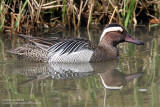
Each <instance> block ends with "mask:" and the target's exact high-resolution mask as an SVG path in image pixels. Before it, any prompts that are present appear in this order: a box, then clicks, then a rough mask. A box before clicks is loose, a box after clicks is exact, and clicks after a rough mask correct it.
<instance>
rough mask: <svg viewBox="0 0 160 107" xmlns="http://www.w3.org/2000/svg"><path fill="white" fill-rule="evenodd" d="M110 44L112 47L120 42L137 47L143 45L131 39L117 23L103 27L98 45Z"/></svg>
mask: <svg viewBox="0 0 160 107" xmlns="http://www.w3.org/2000/svg"><path fill="white" fill-rule="evenodd" d="M106 42H107V44H111V45H113V46H116V45H118V44H119V43H122V42H130V43H134V44H137V45H144V43H143V42H141V41H140V40H137V39H135V38H133V37H132V36H131V35H130V34H129V33H128V32H127V31H126V30H125V29H124V27H122V26H121V25H119V24H117V23H112V24H108V25H106V26H105V27H104V29H103V32H102V35H101V37H100V43H106Z"/></svg>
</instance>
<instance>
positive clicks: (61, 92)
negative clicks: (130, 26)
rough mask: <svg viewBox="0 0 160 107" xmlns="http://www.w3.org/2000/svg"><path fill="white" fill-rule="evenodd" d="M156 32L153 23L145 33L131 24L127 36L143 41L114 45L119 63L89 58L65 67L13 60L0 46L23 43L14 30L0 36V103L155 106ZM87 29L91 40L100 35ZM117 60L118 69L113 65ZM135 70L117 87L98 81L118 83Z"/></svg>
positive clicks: (159, 38) (159, 37)
mask: <svg viewBox="0 0 160 107" xmlns="http://www.w3.org/2000/svg"><path fill="white" fill-rule="evenodd" d="M84 31H85V30H84V29H83V31H82V32H80V34H79V37H82V36H83V37H84V38H88V35H87V32H84ZM132 31H133V32H132ZM159 31H160V29H159V28H158V27H157V28H155V29H154V28H153V29H152V30H151V32H148V31H147V29H146V27H144V28H143V29H141V28H137V29H136V31H134V30H131V34H132V35H134V36H136V38H138V39H140V40H142V41H145V45H144V46H143V47H139V46H135V45H132V44H129V43H127V44H121V45H120V46H119V50H120V54H121V55H120V59H119V63H117V62H108V63H106V64H103V63H97V64H96V63H95V64H94V63H89V64H84V65H83V64H81V65H79V66H81V67H79V66H77V65H76V64H75V65H76V66H75V65H70V66H69V67H68V69H67V68H66V67H67V66H68V65H66V64H51V65H49V64H46V63H37V62H30V61H17V60H15V59H16V58H14V57H12V56H11V55H9V54H7V53H5V51H7V50H10V49H14V48H16V47H18V46H21V45H22V44H24V43H26V42H25V41H24V40H22V39H19V38H17V37H16V36H15V35H12V36H6V35H4V36H0V93H1V94H0V107H1V106H2V107H3V106H6V107H7V106H12V107H22V106H25V104H24V102H26V103H27V102H33V103H37V104H34V105H33V104H30V105H29V104H28V105H26V106H27V107H30V106H32V107H33V106H43V107H49V106H55V107H59V106H61V107H66V106H70V107H73V106H74V107H77V106H78V107H84V106H87V107H102V106H107V107H111V106H112V107H113V106H115V107H116V106H118V107H128V106H131V107H132V106H136V107H143V106H145V107H151V106H158V105H159V104H160V101H159V99H160V92H159V91H158V90H160V81H159V80H160V79H159V77H160V72H159V71H160V67H159V65H160V32H159ZM52 32H53V30H52ZM39 33H40V32H39ZM90 33H91V34H90V35H91V36H90V38H91V40H92V41H93V42H98V41H99V36H98V35H100V33H101V30H95V31H93V30H91V31H90ZM36 34H37V33H36ZM39 35H40V37H42V35H43V36H44V37H47V36H50V37H53V36H57V37H59V36H60V37H66V35H67V36H68V37H77V36H76V35H77V34H76V33H74V32H73V31H71V32H70V33H68V30H67V31H63V32H60V33H58V34H54V35H50V34H49V35H48V33H47V34H39ZM144 47H145V48H144ZM117 64H118V68H119V69H120V70H119V69H118V70H117V69H116V68H117ZM86 67H87V68H86ZM77 68H79V69H77ZM58 71H59V72H58ZM140 71H142V72H145V75H144V76H143V78H138V79H135V80H134V81H131V82H129V83H128V82H124V83H127V84H125V85H124V86H125V87H123V88H122V89H121V90H110V89H106V88H104V86H103V83H102V80H101V77H103V76H104V77H105V78H103V79H104V81H105V79H106V80H109V79H108V78H111V77H112V82H109V81H107V82H108V83H107V82H106V84H107V85H108V84H109V83H113V82H114V83H116V84H122V83H123V82H122V83H120V82H119V81H120V80H123V81H126V79H125V77H126V76H128V75H132V74H133V75H134V74H135V75H136V74H138V73H139V72H140ZM136 72H137V73H136ZM123 73H124V74H123ZM105 74H106V75H107V76H108V77H107V76H105ZM100 75H101V77H100ZM138 75H139V74H138ZM140 75H141V74H140ZM140 75H139V76H140ZM121 76H122V77H123V78H122V79H120V80H117V79H116V78H121ZM115 81H116V82H115ZM117 81H118V83H117ZM104 83H105V82H104ZM108 86H111V85H108ZM112 86H115V85H112ZM120 86H121V85H120ZM144 90H146V91H144ZM19 99H20V100H19ZM113 99H114V100H113ZM9 100H10V101H16V100H19V101H20V103H19V104H14V103H16V102H13V104H11V103H10V105H9V104H8V105H5V104H4V103H5V101H9Z"/></svg>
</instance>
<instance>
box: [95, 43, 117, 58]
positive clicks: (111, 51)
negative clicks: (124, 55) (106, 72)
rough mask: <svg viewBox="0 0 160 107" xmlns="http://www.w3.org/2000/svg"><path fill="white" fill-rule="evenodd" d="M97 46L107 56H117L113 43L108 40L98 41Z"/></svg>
mask: <svg viewBox="0 0 160 107" xmlns="http://www.w3.org/2000/svg"><path fill="white" fill-rule="evenodd" d="M98 46H99V47H100V49H102V50H103V51H102V52H104V53H105V54H106V55H107V57H108V58H111V59H114V58H116V57H118V56H119V52H118V49H117V47H116V45H113V44H112V43H110V42H100V43H99V44H98Z"/></svg>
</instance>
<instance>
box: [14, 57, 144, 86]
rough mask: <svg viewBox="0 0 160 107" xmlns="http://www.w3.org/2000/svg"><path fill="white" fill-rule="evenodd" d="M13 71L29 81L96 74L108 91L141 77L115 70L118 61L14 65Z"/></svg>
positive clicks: (19, 63)
mask: <svg viewBox="0 0 160 107" xmlns="http://www.w3.org/2000/svg"><path fill="white" fill-rule="evenodd" d="M15 64H16V65H18V66H17V67H16V66H15V65H13V66H14V69H15V71H16V73H17V71H18V73H21V74H23V75H26V76H27V77H30V78H32V79H31V80H44V79H49V78H50V79H74V78H85V77H88V76H91V75H95V74H98V75H99V76H100V78H101V81H102V84H103V86H104V87H105V88H108V89H121V88H122V87H123V86H125V85H126V84H127V83H128V82H129V81H131V80H133V79H134V78H138V77H140V76H143V73H142V72H137V73H134V74H125V73H123V72H120V71H119V70H118V69H116V68H117V65H118V60H112V61H107V62H98V63H47V64H46V63H31V62H29V63H27V62H23V63H22V62H21V61H20V62H18V64H17V63H15Z"/></svg>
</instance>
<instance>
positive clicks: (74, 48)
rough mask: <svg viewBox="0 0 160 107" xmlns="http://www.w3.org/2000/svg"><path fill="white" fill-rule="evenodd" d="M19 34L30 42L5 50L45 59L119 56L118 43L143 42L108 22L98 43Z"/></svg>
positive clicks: (97, 59)
mask: <svg viewBox="0 0 160 107" xmlns="http://www.w3.org/2000/svg"><path fill="white" fill-rule="evenodd" d="M19 36H20V37H22V38H25V39H27V40H29V41H30V42H29V43H28V44H25V45H23V46H20V47H18V48H15V49H12V50H10V51H8V52H10V53H12V54H14V55H16V56H17V57H18V58H19V59H27V60H33V61H44V62H101V61H108V60H113V59H115V58H118V57H119V51H118V48H117V45H118V44H120V43H123V42H130V43H133V44H136V45H144V43H143V42H142V41H140V40H137V39H135V38H134V37H132V36H131V35H130V34H129V33H128V32H127V31H126V29H125V28H124V27H123V26H121V25H120V24H118V23H111V24H108V25H106V26H105V27H104V29H103V31H102V34H101V36H100V39H99V43H98V44H95V43H92V42H91V41H89V40H86V39H83V38H76V39H57V38H54V37H53V38H49V39H47V38H39V37H32V36H29V35H24V34H19Z"/></svg>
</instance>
